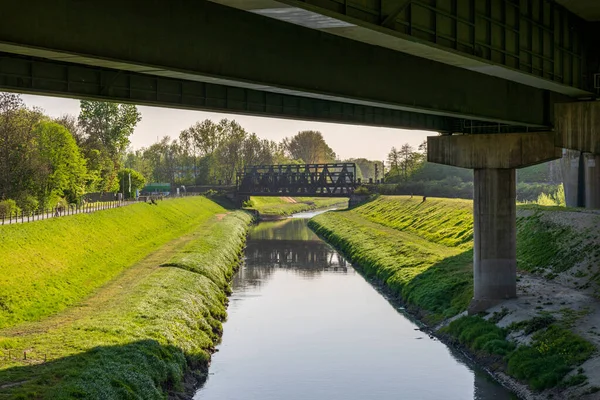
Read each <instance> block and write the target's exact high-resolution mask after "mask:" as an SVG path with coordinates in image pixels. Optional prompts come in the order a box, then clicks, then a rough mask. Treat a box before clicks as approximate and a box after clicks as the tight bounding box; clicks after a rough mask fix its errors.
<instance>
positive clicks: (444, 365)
mask: <svg viewBox="0 0 600 400" xmlns="http://www.w3.org/2000/svg"><path fill="white" fill-rule="evenodd" d="M312 215H314V214H313V213H306V214H301V215H297V216H296V218H289V219H286V220H282V221H274V222H262V223H260V224H258V225H256V226H255V227H253V228H252V229H251V231H250V233H249V237H248V243H247V248H246V262H245V263H244V265H243V266H242V267H241V268H240V270H239V272H238V273H237V274H236V275H235V277H234V279H233V294H232V296H231V298H230V303H229V308H228V320H227V322H226V323H225V324H224V334H223V340H222V343H221V344H220V345H219V346H218V352H217V353H215V354H214V355H213V359H212V364H211V366H210V370H209V377H208V379H207V381H206V382H205V384H204V385H203V386H202V387H201V388H200V389H199V390H198V391H197V393H196V394H195V396H194V399H195V400H234V399H235V400H243V399H249V400H250V399H251V400H254V399H257V400H258V399H260V400H320V399H327V400H337V399H340V400H341V399H343V400H355V399H356V400H358V399H360V400H365V399H377V400H378V399H382V400H383V399H410V400H412V399H414V400H440V399H447V400H452V399H456V400H470V399H473V400H487V399H497V400H509V399H516V397H514V396H513V395H511V394H510V393H509V392H508V391H507V390H505V389H504V388H503V387H502V386H500V385H499V384H497V383H496V382H494V381H493V380H491V378H489V376H488V375H487V374H485V373H484V372H482V371H480V370H478V369H477V368H474V367H473V366H472V365H471V364H470V363H468V362H466V361H465V360H464V359H462V358H461V357H460V356H459V355H457V354H456V353H455V352H453V351H452V350H451V349H449V348H448V347H446V346H445V345H444V344H443V343H441V342H439V341H437V340H435V339H434V338H430V337H429V336H428V335H427V334H426V333H423V332H421V331H419V330H418V327H417V325H416V324H415V323H414V322H412V321H411V320H410V319H409V318H408V317H407V316H406V315H405V314H403V312H402V310H401V309H400V310H399V309H396V308H395V307H394V306H392V305H391V304H390V303H389V302H388V301H387V300H386V299H385V298H384V297H383V296H382V295H381V294H380V293H379V292H377V291H376V290H375V289H374V288H373V286H371V285H370V284H369V283H368V282H366V281H365V279H364V278H363V277H362V276H361V275H360V274H359V273H358V272H356V271H355V270H354V268H353V267H352V265H350V264H349V263H348V262H347V261H346V260H344V258H343V257H342V256H341V255H340V254H338V253H337V252H336V251H335V250H334V249H332V248H331V247H330V246H329V245H327V244H326V243H325V242H323V241H322V240H321V239H319V238H318V237H317V236H316V235H315V234H314V233H313V232H312V231H311V230H310V229H309V228H308V226H307V221H308V219H307V218H309V217H311V216H312Z"/></svg>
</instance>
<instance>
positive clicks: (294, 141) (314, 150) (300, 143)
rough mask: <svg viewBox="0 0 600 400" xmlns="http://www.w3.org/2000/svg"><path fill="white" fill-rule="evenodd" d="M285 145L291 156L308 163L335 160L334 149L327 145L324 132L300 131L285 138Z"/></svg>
mask: <svg viewBox="0 0 600 400" xmlns="http://www.w3.org/2000/svg"><path fill="white" fill-rule="evenodd" d="M282 143H283V146H284V148H285V150H286V152H287V153H288V154H289V155H290V157H292V158H294V159H299V160H304V162H306V163H308V164H317V163H327V162H332V161H334V160H335V158H336V156H335V153H334V151H333V150H332V149H331V147H329V145H327V143H326V142H325V139H323V134H321V132H318V131H302V132H298V133H297V134H296V135H295V136H293V137H291V138H285V139H283V142H282Z"/></svg>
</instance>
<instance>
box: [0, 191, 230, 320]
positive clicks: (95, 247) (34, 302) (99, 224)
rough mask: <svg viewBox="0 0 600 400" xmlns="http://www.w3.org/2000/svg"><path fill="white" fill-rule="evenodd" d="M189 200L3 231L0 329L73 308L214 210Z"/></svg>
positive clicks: (3, 228)
mask: <svg viewBox="0 0 600 400" xmlns="http://www.w3.org/2000/svg"><path fill="white" fill-rule="evenodd" d="M223 211H224V209H223V208H222V207H220V206H219V205H218V204H216V203H214V202H212V201H210V200H208V199H205V198H202V197H189V198H183V199H176V200H170V201H165V202H160V203H159V205H158V206H153V205H149V204H135V205H131V206H128V207H122V208H117V209H111V210H106V211H102V212H97V213H92V214H79V215H74V216H68V217H61V218H53V219H50V220H45V221H37V222H34V223H29V224H15V225H6V226H0V271H2V273H1V274H0V329H1V328H5V327H9V326H12V325H14V324H16V323H20V322H25V321H36V320H40V319H41V318H43V317H46V316H48V315H51V314H54V313H56V312H58V311H61V310H63V309H65V308H66V307H68V306H70V305H73V304H75V303H77V302H78V301H80V300H81V299H83V298H84V297H86V296H88V295H89V294H91V293H92V292H93V291H94V290H96V289H97V288H99V287H100V286H102V285H104V284H105V283H106V282H108V281H110V280H111V279H113V278H114V277H115V276H117V275H118V274H119V273H121V272H122V271H123V270H124V269H126V268H128V267H129V266H131V265H132V264H134V263H136V262H137V261H139V260H141V259H142V258H143V257H145V256H146V255H147V254H148V253H150V252H151V251H153V250H156V249H158V248H159V247H160V246H162V245H164V244H165V243H167V242H169V241H170V240H173V239H175V238H177V237H179V236H181V235H182V234H185V233H186V232H189V231H190V230H192V229H193V228H194V227H196V226H197V225H198V224H200V223H202V222H204V221H206V220H207V219H208V218H210V217H212V216H213V215H214V214H215V213H218V212H223Z"/></svg>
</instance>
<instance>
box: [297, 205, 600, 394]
mask: <svg viewBox="0 0 600 400" xmlns="http://www.w3.org/2000/svg"><path fill="white" fill-rule="evenodd" d="M544 209H545V208H544V207H535V209H533V208H531V206H528V207H526V211H527V213H525V214H524V216H521V217H520V218H519V220H518V224H517V226H518V246H517V257H518V263H519V267H520V268H525V269H528V270H530V271H537V270H538V269H540V270H542V271H543V270H544V269H545V268H547V267H549V268H554V269H556V270H561V269H564V268H567V266H569V265H572V264H573V263H576V262H577V261H578V260H580V253H581V251H582V250H584V251H586V252H589V251H591V249H589V248H587V247H585V245H583V247H582V245H575V244H576V243H577V240H578V239H579V241H580V242H581V240H580V239H581V237H582V236H581V234H583V235H588V234H590V232H573V231H572V230H569V229H568V228H564V227H563V226H561V225H558V224H552V223H550V222H548V221H546V220H543V219H541V218H540V214H539V213H540V212H542V211H543V210H544ZM471 210H472V203H471V202H470V201H465V200H453V199H427V201H425V202H422V200H421V199H420V198H419V199H417V198H410V197H408V196H402V197H400V196H396V197H386V196H381V197H379V198H377V199H376V200H374V201H372V202H369V203H366V204H363V205H361V206H359V207H357V208H354V209H351V210H347V211H337V212H329V213H325V214H321V215H318V216H316V217H314V218H313V219H311V221H310V222H309V225H310V226H311V228H312V229H313V230H315V232H317V234H319V235H320V236H322V237H324V238H325V239H326V240H327V241H328V242H330V243H331V244H333V245H334V246H335V247H337V248H338V249H340V250H341V251H342V252H343V253H344V254H345V255H346V256H347V257H348V258H349V260H350V261H351V262H353V263H354V265H356V266H357V267H359V269H360V271H362V272H363V273H364V275H366V277H367V278H371V279H376V280H378V281H380V282H383V283H384V284H385V286H386V287H387V288H388V289H390V290H391V291H392V292H393V293H394V294H396V295H398V296H400V297H401V298H402V300H403V301H404V303H406V304H407V305H409V306H412V308H413V309H415V311H417V312H418V313H419V314H420V316H421V317H422V318H423V319H425V320H426V321H427V322H430V323H436V322H439V321H440V320H442V319H444V318H447V317H451V316H454V315H456V314H458V313H460V312H461V311H464V310H465V309H466V308H467V305H468V304H469V301H470V299H471V298H472V295H473V292H472V285H473V283H472V279H473V278H472V277H473V273H472V258H473V253H472V250H470V249H471V248H472V237H473V217H472V211H471ZM578 235H579V236H578ZM563 240H565V242H564V243H562V241H563ZM542 249H543V251H542ZM595 251H598V249H597V248H596V249H595ZM548 252H552V253H555V254H554V256H555V257H551V256H550V257H548ZM597 257H598V258H600V254H599V255H598V256H597ZM557 260H558V261H557ZM500 319H501V317H500V316H499V317H498V318H497V320H495V316H492V317H491V318H490V319H489V320H485V319H483V318H482V317H480V316H472V317H462V318H459V319H457V320H456V321H454V322H452V323H451V324H450V325H449V326H448V327H447V328H446V329H445V332H446V333H448V334H450V335H451V336H452V337H454V338H455V340H456V341H458V342H459V343H461V344H463V345H465V346H466V347H468V348H470V349H471V351H473V352H474V353H477V354H479V355H482V356H485V357H491V358H492V359H494V358H495V359H497V361H498V362H499V363H500V365H501V368H504V369H505V370H506V371H507V372H508V373H509V374H510V375H512V376H514V377H516V378H518V379H521V380H523V381H525V382H527V383H528V384H529V385H530V386H531V387H532V388H533V389H545V388H549V387H553V386H555V385H558V384H560V385H562V386H567V385H570V384H575V383H577V382H580V381H581V380H582V379H584V378H585V377H584V376H580V375H581V374H579V375H575V376H576V378H569V379H565V376H566V374H567V373H568V372H569V371H571V370H572V369H573V368H574V367H576V366H577V365H579V364H581V363H582V362H583V361H585V360H586V359H587V358H589V357H590V356H591V354H592V353H593V352H594V351H595V349H594V346H593V345H591V344H590V343H589V342H587V341H585V340H584V339H582V338H581V337H579V336H578V335H576V334H574V333H572V332H571V331H570V330H568V327H567V326H565V325H563V324H562V323H560V322H558V321H556V320H555V319H553V318H541V317H535V318H533V319H532V320H530V321H527V322H526V323H522V324H521V325H515V326H511V327H509V329H501V328H499V327H497V326H496V325H495V322H497V321H499V320H500ZM524 325H527V326H524ZM513 330H515V331H516V330H525V331H526V333H527V334H528V335H530V334H533V336H532V340H531V343H530V344H529V345H526V346H525V345H524V346H520V347H518V348H517V347H516V346H515V345H514V344H513V343H512V342H510V341H508V340H507V335H508V333H509V332H511V331H513Z"/></svg>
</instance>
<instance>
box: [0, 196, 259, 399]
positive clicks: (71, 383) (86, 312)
mask: <svg viewBox="0 0 600 400" xmlns="http://www.w3.org/2000/svg"><path fill="white" fill-rule="evenodd" d="M203 207H204V208H211V207H216V208H215V209H214V210H213V211H212V213H211V214H212V215H210V216H209V217H208V218H206V219H205V221H204V222H202V223H201V224H199V225H196V226H195V227H194V229H193V232H191V233H190V234H189V235H188V236H189V238H190V241H189V242H188V243H187V244H185V245H182V246H181V247H179V248H178V249H176V250H175V251H174V254H173V255H172V256H170V257H166V260H165V262H164V265H165V266H163V267H159V266H158V264H153V263H148V262H145V261H144V262H141V263H139V264H136V265H135V266H133V267H132V268H131V269H129V270H127V271H126V273H125V274H123V275H122V276H120V277H118V278H117V279H116V280H114V281H112V282H111V283H109V284H108V285H106V286H105V287H103V288H101V289H99V291H98V292H97V293H96V294H95V295H93V296H91V297H90V298H88V299H86V300H85V302H84V303H82V304H80V305H78V307H72V308H70V309H68V310H65V311H63V312H62V313H60V314H58V315H56V316H53V317H50V318H47V319H45V320H44V321H42V322H37V323H29V324H22V325H19V326H18V327H15V328H10V329H4V330H0V348H2V350H1V351H0V382H2V383H11V382H12V383H18V384H17V385H15V386H14V387H10V388H7V389H5V390H2V391H0V398H32V397H33V398H47V399H71V398H98V399H123V398H144V399H164V398H165V391H167V390H181V389H182V378H183V375H184V373H185V372H186V371H189V370H192V371H193V370H195V371H197V372H199V371H205V370H206V368H207V363H208V360H209V358H210V352H211V351H212V349H213V348H214V346H215V344H216V343H217V341H218V340H219V337H220V333H221V331H222V326H221V322H222V321H223V320H224V319H225V316H226V309H225V305H226V302H227V298H226V295H225V290H226V287H227V282H228V279H229V277H231V275H232V273H233V269H234V267H235V266H236V265H237V264H238V263H239V258H238V256H239V254H240V251H241V249H242V246H243V243H244V239H245V232H246V227H247V226H248V224H249V223H250V219H251V218H250V216H249V215H248V214H246V213H244V212H241V211H237V212H233V213H228V214H227V215H226V216H224V217H223V216H222V215H221V216H218V217H217V216H215V214H216V212H215V211H220V210H219V209H218V206H216V205H215V206H212V205H210V204H208V203H207V202H203ZM168 255H169V252H165V256H168ZM169 265H176V266H169ZM9 351H10V352H11V360H10V361H8V360H7V358H6V357H7V355H8V352H9ZM24 351H27V353H28V360H27V361H26V360H23V356H22V355H23V352H24ZM44 358H46V360H47V362H46V363H43V362H42V360H43V359H44Z"/></svg>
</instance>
